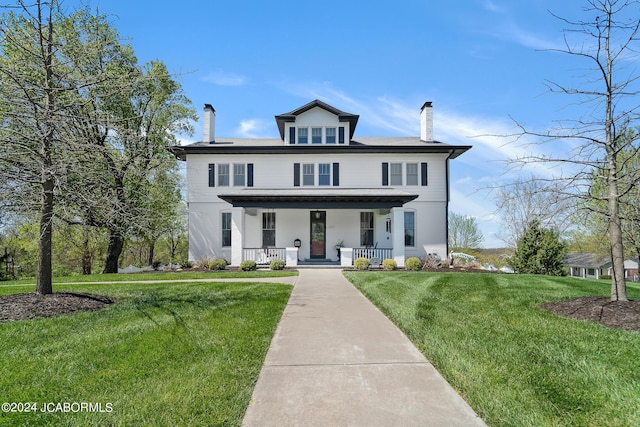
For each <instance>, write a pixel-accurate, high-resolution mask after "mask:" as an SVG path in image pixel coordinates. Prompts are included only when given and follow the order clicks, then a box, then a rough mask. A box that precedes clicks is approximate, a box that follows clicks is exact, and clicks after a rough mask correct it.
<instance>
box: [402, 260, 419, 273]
mask: <svg viewBox="0 0 640 427" xmlns="http://www.w3.org/2000/svg"><path fill="white" fill-rule="evenodd" d="M404 268H405V269H407V270H412V271H418V270H420V269H422V261H420V258H416V257H411V258H409V259H408V260H406V261H405V263H404Z"/></svg>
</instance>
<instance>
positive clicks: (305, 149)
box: [169, 136, 471, 160]
mask: <svg viewBox="0 0 640 427" xmlns="http://www.w3.org/2000/svg"><path fill="white" fill-rule="evenodd" d="M470 148H471V146H470V145H448V144H443V143H441V142H424V141H421V140H420V137H418V136H415V137H358V138H355V139H353V140H352V141H350V142H349V144H305V145H299V144H285V143H284V142H283V141H282V140H280V139H278V138H225V137H217V138H216V141H215V143H209V142H196V143H193V144H189V145H176V146H173V147H169V151H170V152H171V153H173V154H174V155H175V156H176V157H178V158H179V159H182V160H185V159H186V156H187V154H326V153H364V152H368V153H448V154H449V158H451V159H455V158H456V157H458V156H459V155H461V154H462V153H464V152H465V151H467V150H469V149H470Z"/></svg>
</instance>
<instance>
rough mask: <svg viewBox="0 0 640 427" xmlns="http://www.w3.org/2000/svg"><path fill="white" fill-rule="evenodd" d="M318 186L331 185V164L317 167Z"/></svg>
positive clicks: (321, 164)
mask: <svg viewBox="0 0 640 427" xmlns="http://www.w3.org/2000/svg"><path fill="white" fill-rule="evenodd" d="M318 185H331V163H320V164H319V165H318Z"/></svg>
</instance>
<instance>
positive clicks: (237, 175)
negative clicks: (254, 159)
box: [208, 163, 253, 187]
mask: <svg viewBox="0 0 640 427" xmlns="http://www.w3.org/2000/svg"><path fill="white" fill-rule="evenodd" d="M216 172H217V174H216ZM232 174H233V175H232ZM208 178H209V187H216V186H217V187H229V186H230V185H232V183H233V186H234V187H245V186H246V187H253V163H231V164H229V163H217V164H216V163H209V176H208Z"/></svg>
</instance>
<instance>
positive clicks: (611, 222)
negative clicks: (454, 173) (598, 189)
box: [512, 0, 640, 301]
mask: <svg viewBox="0 0 640 427" xmlns="http://www.w3.org/2000/svg"><path fill="white" fill-rule="evenodd" d="M584 14H585V19H584V20H576V21H573V20H569V19H565V18H559V19H561V20H562V21H563V22H564V23H565V24H566V25H567V27H568V28H567V29H566V30H565V39H564V40H565V43H564V47H563V48H562V49H557V50H552V51H556V52H560V53H563V54H567V55H569V56H571V57H573V58H575V59H577V60H578V61H584V62H585V63H586V67H585V71H584V78H583V79H582V81H580V82H579V83H578V84H577V85H575V86H574V85H573V84H562V83H559V82H556V81H550V82H548V87H549V89H550V91H551V92H554V93H559V94H562V95H566V96H570V97H573V99H575V100H576V102H575V103H573V104H572V106H573V107H575V108H576V116H577V117H576V118H574V119H572V120H564V121H562V120H559V121H558V125H557V127H555V128H554V129H550V130H548V131H545V132H535V131H531V130H529V129H526V128H525V127H524V126H521V125H519V126H520V129H521V133H520V134H519V135H520V136H532V137H534V138H538V140H539V141H540V143H543V144H544V143H546V142H551V141H552V142H554V147H556V148H555V150H554V151H556V152H558V151H559V150H558V147H560V146H562V147H566V148H567V149H566V150H563V152H562V153H560V154H531V155H526V156H522V157H520V158H517V159H512V161H513V162H515V163H516V164H518V163H519V164H528V163H532V162H544V163H547V164H556V165H560V169H561V170H562V174H561V176H559V177H558V178H556V181H557V182H558V183H559V188H560V190H561V194H562V195H564V196H567V197H571V198H578V199H580V198H582V199H589V198H590V197H591V195H590V194H589V191H588V188H589V185H590V183H591V180H592V179H593V171H601V173H599V174H598V175H597V176H596V179H598V180H601V181H602V182H603V186H604V188H606V193H605V194H606V195H605V196H604V198H605V200H606V212H605V218H606V222H607V229H608V236H609V247H610V251H611V260H612V264H613V274H612V278H611V299H612V300H614V301H616V300H619V301H626V300H627V291H626V282H625V277H624V248H623V236H622V228H621V219H620V197H621V196H622V195H624V194H625V193H627V192H628V191H630V190H631V188H632V187H633V186H635V183H636V182H637V180H635V179H634V180H632V182H633V185H632V186H631V187H630V186H629V185H626V184H625V182H623V181H621V180H620V176H619V171H620V170H621V167H620V166H621V165H620V162H621V161H624V160H622V159H621V156H620V153H621V152H622V151H623V150H626V151H632V152H634V153H635V155H637V151H638V138H637V137H635V138H633V139H629V138H626V129H627V128H629V124H630V123H634V122H636V121H637V120H638V118H639V107H640V105H639V104H638V103H637V99H638V95H639V94H640V90H639V88H638V83H639V82H638V79H639V78H640V74H638V72H637V70H636V69H635V68H634V65H633V58H634V57H637V51H636V45H637V43H638V42H639V41H640V40H639V39H638V35H639V34H638V33H639V29H640V5H639V3H638V1H636V0H587V1H586V7H585V9H584Z"/></svg>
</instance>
